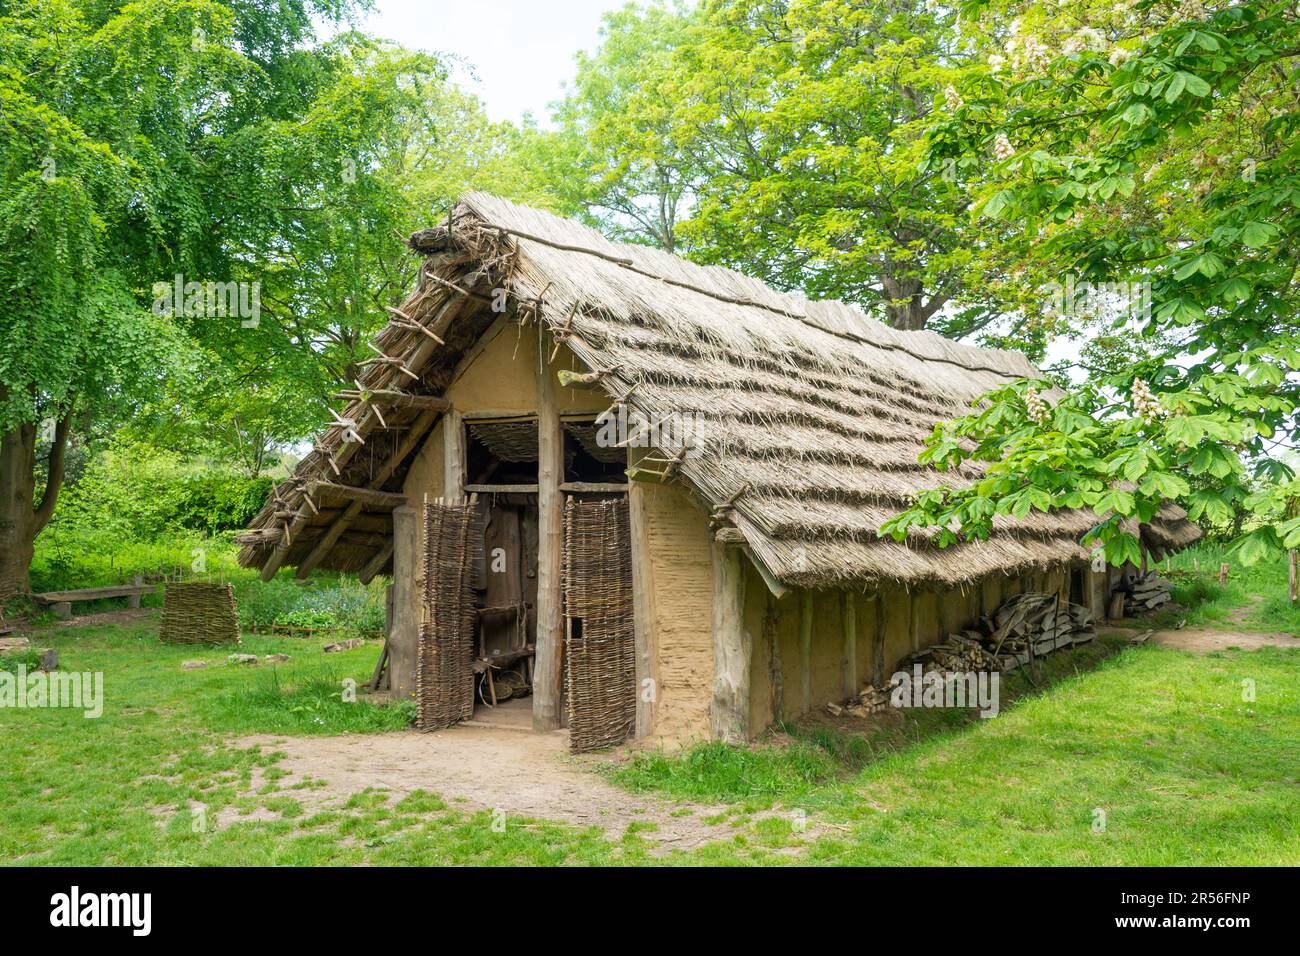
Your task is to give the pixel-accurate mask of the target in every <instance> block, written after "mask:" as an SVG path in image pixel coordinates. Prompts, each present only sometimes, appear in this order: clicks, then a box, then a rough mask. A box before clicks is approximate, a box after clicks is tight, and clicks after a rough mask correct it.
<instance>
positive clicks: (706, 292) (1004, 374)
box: [460, 192, 1038, 381]
mask: <svg viewBox="0 0 1300 956" xmlns="http://www.w3.org/2000/svg"><path fill="white" fill-rule="evenodd" d="M474 197H484V198H486V199H488V200H490V201H492V202H498V203H506V204H508V205H510V206H513V207H516V208H520V209H527V210H529V211H530V212H534V213H540V214H542V215H546V216H551V217H554V218H555V219H558V220H560V221H562V222H564V223H566V224H569V225H577V226H581V227H582V228H584V229H586V230H588V231H590V232H593V233H595V234H596V235H597V236H599V237H600V238H601V239H602V240H603V241H605V242H607V243H609V244H610V245H611V246H615V247H623V248H630V247H634V244H632V243H626V242H619V241H617V240H614V239H610V238H608V237H607V236H605V235H604V234H602V233H601V232H600V231H599V230H597V229H594V228H592V227H590V226H587V225H586V224H585V223H579V222H576V221H575V220H572V219H567V218H565V217H563V216H560V215H558V214H556V213H553V212H549V211H547V210H544V209H537V208H535V207H532V206H523V205H521V204H519V203H515V202H511V201H510V200H508V199H503V198H502V197H500V196H495V195H493V194H491V193H485V192H470V193H466V194H465V195H464V196H463V197H462V198H461V200H460V201H461V202H462V203H466V204H468V205H471V206H473V199H474ZM475 213H476V215H477V216H478V218H479V219H480V220H481V221H482V224H483V226H484V227H485V228H488V229H494V230H496V231H497V232H499V233H504V234H506V235H511V236H514V237H516V238H517V239H524V240H526V241H528V242H537V243H541V244H542V245H545V246H549V247H551V248H552V249H557V250H560V251H562V252H576V253H579V254H586V255H592V256H596V257H597V258H599V259H602V260H604V261H606V262H610V263H612V264H614V265H617V266H619V267H621V268H624V269H627V270H628V271H630V272H633V273H635V274H637V275H640V276H643V277H645V278H647V279H653V280H655V281H658V282H664V283H666V284H668V285H672V286H676V287H678V288H680V289H686V290H687V291H690V292H695V293H697V294H699V295H703V296H707V297H708V298H712V299H716V300H717V301H719V302H726V303H728V304H730V305H739V306H744V307H746V308H754V309H763V310H764V311H767V312H772V313H775V314H777V315H784V316H786V317H787V318H791V319H794V320H795V321H797V322H801V323H803V324H804V325H807V326H809V327H810V328H814V329H817V330H818V331H819V332H825V333H826V334H828V335H833V336H837V337H839V338H843V339H849V340H851V341H853V342H860V343H863V344H865V345H870V346H872V347H874V348H881V349H886V350H891V351H897V352H902V353H904V354H905V355H910V356H911V357H912V358H914V359H916V360H917V361H919V362H939V363H941V364H946V365H952V366H955V367H957V368H961V369H965V370H967V371H974V372H988V373H989V374H991V375H997V376H999V377H1001V378H1005V379H1007V380H1008V381H1015V380H1016V379H1020V378H1024V377H1025V376H1023V375H1017V374H1015V373H1014V372H1011V371H1008V370H1007V369H1005V368H997V367H995V366H993V365H983V364H968V363H966V362H963V361H960V360H958V359H955V358H949V357H947V356H945V355H927V354H924V353H921V352H917V351H914V350H912V349H909V348H907V347H906V346H905V345H902V344H901V343H897V342H890V341H878V340H875V339H872V338H868V337H867V336H864V335H860V334H857V333H854V332H853V331H852V330H848V331H843V332H841V331H838V330H836V329H831V328H827V327H826V326H825V325H821V324H818V323H817V322H816V321H814V320H813V318H812V316H811V315H810V314H809V312H808V311H807V310H805V311H804V312H796V311H793V310H791V309H786V308H780V307H778V306H775V305H772V304H770V303H766V302H761V301H759V300H757V299H750V298H742V297H739V296H731V295H727V294H726V293H723V292H719V291H717V290H714V289H707V288H705V287H703V286H699V285H696V284H694V283H691V282H686V281H684V280H681V279H673V278H670V277H668V276H666V275H663V274H661V273H658V272H654V271H651V270H649V269H645V268H642V267H640V266H638V265H637V264H636V262H635V261H634V260H632V259H629V258H625V257H620V256H615V255H613V254H611V253H608V252H603V251H601V250H599V249H592V248H590V247H587V246H579V245H574V244H571V243H563V242H559V241H558V240H555V239H549V238H547V237H545V236H541V235H537V234H536V233H532V232H529V231H527V230H523V229H519V228H517V227H514V226H505V225H502V224H500V223H496V222H491V221H489V218H488V216H487V215H486V214H485V212H484V211H483V210H479V209H475ZM635 248H642V247H635ZM644 248H645V249H647V250H653V251H655V252H659V253H662V254H664V255H670V256H672V257H673V258H675V259H676V260H677V261H679V262H682V263H684V264H686V265H688V266H691V267H693V268H696V269H703V268H705V267H704V266H701V265H700V264H699V263H696V262H691V261H690V260H689V259H686V258H683V257H682V256H679V255H677V254H676V253H670V252H666V251H665V250H662V249H655V248H654V247H651V246H646V247H644ZM714 268H721V269H724V270H725V271H726V272H728V273H730V274H732V275H735V276H737V277H738V278H741V279H745V280H748V281H753V282H762V280H759V279H755V278H754V277H753V276H746V275H744V274H743V273H740V272H736V271H735V270H733V269H728V268H727V267H725V266H721V267H714ZM762 284H763V286H764V288H766V289H768V290H769V291H770V292H772V293H773V294H775V295H778V296H781V297H783V298H793V297H794V296H793V294H792V293H789V292H781V291H780V290H779V289H773V288H772V287H771V286H769V285H767V284H766V283H762ZM803 301H804V302H805V303H807V304H808V305H832V306H839V307H841V308H845V309H851V310H853V311H855V312H856V313H857V314H858V315H860V316H861V317H862V318H864V319H866V320H868V321H871V322H876V323H877V324H879V325H880V326H881V328H882V329H887V330H889V331H890V332H892V333H894V334H899V335H906V334H911V335H925V334H929V335H931V336H933V337H934V338H935V339H937V340H938V341H939V343H940V344H941V345H943V346H949V347H954V348H958V349H963V350H967V351H969V352H972V353H985V354H994V355H1005V356H1008V357H1013V356H1014V357H1019V358H1021V359H1023V360H1024V361H1025V362H1026V364H1028V365H1029V368H1030V369H1031V370H1032V371H1034V372H1037V371H1038V369H1037V368H1036V367H1035V366H1034V365H1033V363H1032V362H1029V359H1028V357H1027V356H1025V355H1024V353H1022V352H1017V351H1013V350H1010V349H989V348H983V347H981V346H978V345H970V344H967V343H965V342H958V341H956V340H955V339H949V338H945V337H944V336H941V335H939V334H938V333H936V332H933V331H932V330H929V329H917V330H903V329H895V328H894V327H893V326H890V325H886V324H885V323H883V322H880V320H879V319H875V318H873V317H872V316H870V315H867V313H865V312H863V311H862V310H861V309H860V308H858V307H857V306H855V305H853V304H851V303H848V302H844V301H843V300H841V299H809V298H806V297H803Z"/></svg>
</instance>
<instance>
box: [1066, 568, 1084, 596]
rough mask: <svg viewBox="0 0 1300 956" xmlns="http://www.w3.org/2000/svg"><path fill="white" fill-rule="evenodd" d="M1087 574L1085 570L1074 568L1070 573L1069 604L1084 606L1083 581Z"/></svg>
mask: <svg viewBox="0 0 1300 956" xmlns="http://www.w3.org/2000/svg"><path fill="white" fill-rule="evenodd" d="M1087 573H1088V569H1087V568H1075V569H1074V571H1072V572H1071V573H1070V603H1072V604H1086V603H1087V602H1086V601H1085V600H1084V599H1083V598H1084V590H1083V588H1084V581H1085V579H1086V575H1087Z"/></svg>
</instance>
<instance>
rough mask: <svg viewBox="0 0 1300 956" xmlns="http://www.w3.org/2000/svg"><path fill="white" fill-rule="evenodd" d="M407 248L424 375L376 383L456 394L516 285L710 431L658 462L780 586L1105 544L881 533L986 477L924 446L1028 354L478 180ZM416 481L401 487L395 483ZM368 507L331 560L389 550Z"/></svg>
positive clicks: (936, 570) (637, 400) (628, 377)
mask: <svg viewBox="0 0 1300 956" xmlns="http://www.w3.org/2000/svg"><path fill="white" fill-rule="evenodd" d="M411 245H412V247H413V248H415V249H416V250H417V251H419V252H422V253H424V254H425V255H427V256H428V259H427V261H426V264H425V266H424V268H423V269H422V270H421V277H420V282H419V287H418V288H417V290H416V292H415V293H414V294H413V295H412V296H411V297H410V298H409V299H407V301H406V302H405V303H404V304H403V305H402V307H401V309H400V310H399V314H398V316H395V318H394V322H393V323H392V324H391V325H390V326H389V327H388V328H386V329H385V330H384V331H383V332H381V333H380V335H379V336H378V338H377V345H378V347H379V349H380V350H382V352H384V353H385V354H386V355H389V356H400V357H402V358H403V360H404V361H405V362H406V364H407V367H408V369H410V370H411V371H412V372H413V373H415V374H417V375H418V378H419V380H418V382H417V381H412V380H410V378H409V376H406V375H405V373H403V372H401V371H400V370H398V369H396V368H394V367H393V366H391V365H387V364H378V365H372V366H371V367H370V368H369V369H368V371H367V373H366V377H365V378H363V384H365V385H366V386H367V387H378V388H384V387H387V388H399V389H403V390H405V391H409V392H418V393H421V394H433V395H437V394H441V391H442V390H443V389H445V388H446V386H447V385H448V384H449V383H450V381H451V380H452V378H453V377H454V376H455V374H456V372H457V365H458V362H459V360H460V359H461V357H462V356H463V354H464V352H465V350H466V349H467V348H468V347H469V346H470V345H471V344H472V343H473V342H474V341H475V340H476V339H477V338H478V336H479V335H481V334H482V332H483V331H484V330H485V329H486V328H487V327H488V325H490V324H491V322H492V321H493V320H494V319H496V318H497V315H496V314H494V313H493V311H492V309H491V302H492V293H493V290H494V289H497V288H503V289H505V290H506V291H507V293H508V308H509V315H510V316H511V317H512V318H514V319H515V320H517V321H520V322H523V323H532V322H536V323H537V324H539V325H542V326H544V327H545V328H546V329H547V330H548V331H549V332H550V333H551V334H552V335H553V336H554V337H556V338H558V339H560V340H561V341H563V342H564V343H565V344H566V345H567V346H568V348H569V349H570V350H571V351H572V352H573V353H574V354H575V355H576V356H577V358H578V359H579V361H580V362H581V363H582V364H583V365H585V366H586V368H587V369H588V370H590V371H593V372H599V373H602V375H601V377H600V379H599V382H598V384H597V385H596V386H594V387H599V388H601V389H603V390H604V391H605V392H606V393H607V394H608V395H609V396H610V397H611V400H613V399H616V398H624V399H625V403H624V405H625V408H626V409H627V410H628V412H629V414H631V415H632V416H633V417H635V416H636V415H640V416H642V417H644V418H646V419H653V418H655V417H662V416H664V415H674V416H678V419H677V420H679V421H680V420H683V419H684V420H686V421H687V422H689V423H696V424H698V427H697V428H695V429H694V431H690V430H688V431H685V432H684V431H683V430H682V429H680V428H679V429H676V430H675V434H671V433H672V432H673V431H674V430H673V429H669V430H668V433H669V434H665V435H661V436H660V439H661V440H660V442H659V444H658V445H657V446H656V455H657V456H658V457H660V458H663V459H666V458H674V457H675V458H677V459H678V461H676V462H675V463H674V465H673V466H672V467H671V473H672V480H674V481H678V482H681V483H682V484H683V485H684V486H685V487H686V488H687V489H689V491H690V492H691V493H692V495H693V496H694V497H695V498H696V499H697V500H698V502H699V503H700V505H701V506H702V507H703V508H705V509H707V510H709V511H712V512H714V513H715V523H717V524H720V525H722V526H724V527H725V528H726V531H725V532H724V533H725V534H727V535H729V536H731V539H732V540H736V541H737V542H739V543H743V544H744V545H745V546H746V547H747V548H748V550H749V553H750V554H751V555H752V556H753V557H754V559H755V560H756V561H757V562H758V563H759V564H760V565H761V566H763V567H764V568H765V569H766V570H767V571H768V572H769V573H770V575H771V576H772V577H773V578H774V579H776V580H778V581H780V582H782V583H785V584H792V585H802V586H812V587H827V586H850V585H852V586H868V587H869V586H875V585H877V584H880V583H886V582H894V583H905V584H907V585H909V586H928V587H951V586H954V585H958V584H963V583H966V582H970V581H974V580H977V579H979V578H982V577H985V576H987V575H990V574H995V573H1000V574H1017V575H1018V574H1025V573H1033V572H1037V571H1042V570H1045V569H1047V568H1050V567H1055V566H1059V565H1061V564H1063V563H1068V562H1076V561H1082V560H1086V559H1087V558H1088V556H1089V555H1088V553H1087V551H1086V549H1084V548H1083V547H1082V546H1081V545H1080V544H1079V538H1080V537H1081V536H1082V535H1083V533H1084V532H1086V531H1087V530H1088V528H1090V527H1091V526H1092V525H1093V524H1095V522H1096V520H1097V519H1096V518H1095V517H1094V516H1092V515H1090V514H1086V513H1078V512H1075V513H1058V514H1051V515H1044V514H1035V515H1033V516H1031V517H1030V518H1029V519H1027V520H1025V521H1019V522H1017V521H999V522H998V524H997V526H996V528H995V533H994V534H993V536H992V537H991V538H990V539H989V540H988V541H984V542H972V543H967V544H962V545H959V546H956V547H952V548H948V549H946V550H943V551H940V550H938V549H936V548H934V547H932V546H931V545H930V544H929V543H928V539H927V537H926V536H925V535H922V534H918V535H916V536H915V537H914V538H913V539H912V540H909V541H908V542H907V543H906V544H901V543H897V542H894V541H892V540H882V539H880V538H878V537H877V536H876V532H877V530H878V529H879V527H880V525H881V523H882V522H883V521H885V520H886V519H887V518H888V517H889V516H890V515H892V514H896V513H897V512H898V511H899V510H900V509H902V508H904V507H906V505H907V503H908V502H909V500H910V499H911V497H912V496H913V495H915V493H916V492H918V491H921V490H923V489H926V488H931V487H934V486H936V485H937V484H940V483H942V482H943V481H951V480H954V478H955V479H956V480H970V479H972V478H974V477H975V476H977V475H978V474H979V473H980V472H979V469H978V467H976V466H974V465H966V466H964V467H963V469H962V471H960V472H959V473H958V474H957V475H955V476H953V475H941V474H939V473H938V472H935V471H934V470H932V469H929V468H925V467H922V466H921V465H919V464H918V463H917V460H916V459H917V455H918V454H919V452H920V451H921V448H922V443H923V441H924V439H925V438H926V436H927V435H928V434H929V432H930V431H931V429H932V428H933V426H934V425H935V423H937V422H939V421H943V420H946V419H950V418H952V417H954V416H957V415H960V414H962V413H963V412H964V411H966V410H967V409H968V405H969V402H970V401H971V400H973V399H975V398H977V397H978V396H979V395H981V394H983V393H985V392H986V391H988V390H989V389H991V388H993V387H995V386H997V385H1000V384H1002V383H1005V382H1008V381H1013V380H1015V379H1018V378H1023V377H1026V376H1036V375H1037V372H1036V370H1035V369H1034V368H1033V366H1032V365H1030V363H1029V362H1028V360H1027V359H1025V357H1024V356H1023V355H1020V354H1019V353H1015V352H1006V351H998V350H991V349H978V348H974V347H971V346H967V345H962V344H959V343H957V342H953V341H950V340H948V339H944V338H943V337H941V336H939V335H937V334H934V333H931V332H901V331H897V330H895V329H892V328H890V327H889V326H886V325H884V324H882V323H880V322H877V321H875V320H874V319H872V318H870V317H868V316H866V315H865V314H863V313H862V312H861V311H859V310H858V309H856V308H854V307H851V306H848V305H845V304H843V303H839V302H810V301H808V300H806V299H804V298H802V297H800V296H797V295H792V294H786V293H781V292H778V291H776V290H774V289H771V288H769V287H768V286H766V285H764V284H763V283H761V282H759V281H758V280H756V279H752V278H748V277H746V276H743V275H739V274H738V273H735V272H732V271H730V270H727V269H722V268H717V267H702V266H697V265H694V264H692V263H689V262H686V261H685V260H682V259H679V258H677V257H675V256H672V255H670V254H668V253H665V252H661V251H658V250H655V249H650V248H647V247H641V246H628V245H621V244H617V243H614V242H611V241H609V240H607V239H605V238H604V237H603V236H601V235H600V234H599V233H598V232H596V231H595V230H592V229H589V228H587V227H585V226H583V225H580V224H578V223H575V222H572V221H569V220H565V219H561V218H558V217H556V216H554V215H551V214H549V213H545V212H540V211H537V210H534V209H529V208H526V207H522V206H518V205H515V204H512V203H509V202H506V201H504V200H501V199H498V198H495V197H492V196H488V195H484V194H481V193H474V194H471V195H469V196H467V197H465V198H464V199H463V200H462V202H461V203H460V204H458V205H457V206H456V208H455V209H454V210H453V211H452V213H451V214H450V216H449V218H448V221H447V223H445V224H443V225H441V226H439V227H438V228H435V229H429V230H424V231H423V232H420V233H417V234H416V235H415V236H413V237H412V239H411ZM408 320H409V321H408ZM416 325H419V326H423V327H424V328H427V329H429V330H432V332H433V333H434V334H436V335H437V336H439V337H441V338H442V339H444V340H445V344H442V345H440V344H438V343H436V342H433V341H432V340H431V339H430V338H429V337H428V335H427V334H426V333H425V332H422V331H421V330H420V329H419V328H416ZM343 417H345V418H349V419H359V421H360V425H359V426H358V430H359V431H361V432H362V434H363V435H364V436H365V437H366V445H365V446H364V447H365V449H366V451H365V454H364V455H362V456H361V457H362V458H363V459H364V457H365V455H369V456H370V458H371V460H373V459H374V458H375V457H376V453H375V451H374V450H373V449H372V448H371V445H372V441H374V440H375V438H374V436H376V435H378V443H379V444H380V445H381V447H380V450H379V452H378V454H379V455H380V456H382V454H383V451H384V448H386V447H388V446H387V445H384V444H383V442H384V441H385V438H386V433H384V432H382V430H379V429H378V428H377V426H376V425H375V423H374V422H373V421H372V420H371V419H370V418H369V417H367V413H366V409H365V408H364V407H362V406H360V405H359V404H358V403H354V404H353V405H352V406H349V408H348V409H347V411H346V412H345V414H344V416H343ZM405 420H407V421H409V420H410V415H409V413H408V415H407V416H406V419H405ZM390 424H391V422H390ZM369 428H375V429H376V430H374V431H367V429H369ZM388 440H389V442H390V444H391V441H392V440H391V439H388ZM683 444H686V445H689V448H688V449H687V450H686V451H684V452H683V447H682V446H683ZM351 445H352V443H350V442H348V441H347V440H346V438H345V436H344V435H343V433H342V432H341V430H340V427H338V426H336V427H335V428H333V429H331V430H330V432H329V433H327V434H326V435H325V436H324V438H323V439H322V441H321V443H320V447H321V448H322V449H323V450H324V451H328V452H330V453H331V454H333V455H334V456H335V457H336V458H337V457H339V456H343V457H345V458H347V463H346V464H345V465H344V475H345V476H351V478H353V479H354V480H358V479H360V480H363V479H364V477H365V475H364V469H361V470H360V473H359V470H358V469H359V466H358V464H357V457H358V456H357V455H356V453H355V451H353V452H352V453H351V454H352V457H350V458H348V457H347V456H348V455H349V448H350V447H351ZM372 467H373V466H372ZM661 467H662V466H661ZM330 474H331V465H330V464H329V463H328V462H327V460H326V458H325V457H324V456H323V453H322V452H317V453H313V455H311V456H308V459H307V460H305V461H304V462H303V463H302V465H301V466H300V467H299V470H298V472H297V475H296V476H295V479H294V484H292V485H290V486H289V487H288V488H286V489H285V490H284V491H282V492H281V498H280V501H279V502H278V504H273V505H268V507H267V508H266V509H264V510H263V512H262V513H261V514H260V515H259V516H258V517H257V518H256V519H255V520H254V522H253V525H252V527H253V529H254V530H253V531H252V532H250V533H249V534H248V535H246V536H245V537H243V538H242V539H241V542H242V543H244V544H245V549H244V551H243V552H242V554H241V560H242V561H243V562H244V563H245V564H246V565H257V566H263V565H265V564H266V563H267V561H268V560H272V558H273V552H274V551H275V549H276V547H277V545H278V546H279V548H280V549H281V551H282V552H283V553H284V563H287V564H294V563H296V562H297V561H298V560H301V559H302V558H304V557H305V556H306V555H307V554H309V553H310V552H311V550H312V547H313V544H312V542H313V541H314V540H319V538H320V536H321V535H322V534H324V533H326V532H325V531H324V530H316V529H323V528H326V527H328V526H329V524H330V521H331V519H329V518H321V517H320V516H318V515H313V514H311V513H309V512H305V511H304V505H303V499H304V497H306V493H305V492H304V489H305V488H306V486H307V485H308V483H309V482H310V480H311V479H313V478H318V477H326V478H329V477H330ZM401 475H402V471H401V470H400V469H399V470H398V471H397V472H395V473H394V476H393V479H392V481H391V482H390V484H389V486H387V487H390V488H400V478H401ZM330 480H336V479H330ZM277 511H278V512H279V513H278V514H277V513H276V512H277ZM364 514H365V517H366V518H367V519H374V522H373V523H374V526H373V529H372V528H370V527H368V526H362V525H359V524H357V523H353V524H352V525H351V526H350V530H349V532H348V533H346V534H344V535H343V536H342V538H341V539H340V542H339V543H338V544H337V545H336V546H335V547H333V548H332V549H331V550H330V553H329V554H328V555H327V556H326V558H325V560H324V562H323V563H322V566H324V567H334V568H340V569H344V570H357V569H360V568H363V567H365V566H366V564H367V562H368V561H373V560H375V557H376V555H377V554H379V553H380V552H379V548H380V547H382V545H381V544H379V543H378V542H372V541H365V540H357V538H356V534H358V533H365V532H366V531H369V530H373V531H374V532H375V533H377V534H381V535H382V533H383V528H384V527H385V526H386V521H387V520H388V519H387V516H386V515H384V514H383V513H382V511H381V512H373V511H366V512H365V513H364ZM286 527H287V528H288V529H289V531H288V539H287V541H286V530H285V529H286ZM349 535H351V537H349ZM1143 535H1144V540H1145V541H1146V542H1147V544H1148V545H1149V546H1151V547H1152V549H1153V550H1155V551H1156V552H1157V553H1162V552H1164V551H1166V550H1170V549H1173V548H1177V547H1182V546H1185V545H1187V544H1189V543H1191V542H1193V541H1195V540H1196V539H1197V538H1198V537H1199V531H1198V530H1197V529H1196V527H1195V526H1194V525H1192V524H1191V523H1190V522H1188V521H1187V520H1186V516H1185V514H1184V513H1183V512H1182V511H1181V510H1179V509H1178V508H1176V507H1174V506H1172V505H1171V506H1167V507H1166V508H1165V509H1164V510H1163V511H1162V512H1161V514H1160V515H1159V516H1158V517H1157V519H1156V520H1155V521H1153V522H1151V523H1150V524H1149V525H1148V526H1146V527H1144V528H1143ZM273 563H274V562H273Z"/></svg>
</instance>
